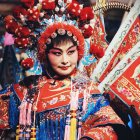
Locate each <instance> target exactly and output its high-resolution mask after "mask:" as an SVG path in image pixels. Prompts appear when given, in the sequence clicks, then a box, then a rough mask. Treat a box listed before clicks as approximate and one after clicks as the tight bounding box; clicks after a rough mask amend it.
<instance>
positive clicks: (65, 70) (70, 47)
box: [48, 41, 78, 76]
mask: <svg viewBox="0 0 140 140" xmlns="http://www.w3.org/2000/svg"><path fill="white" fill-rule="evenodd" d="M48 59H49V62H50V65H51V66H52V68H53V70H54V71H55V72H56V74H58V75H61V76H67V75H69V74H70V73H71V72H72V71H73V70H74V69H75V67H76V65H77V62H78V50H77V46H74V44H73V42H71V41H67V42H62V43H60V44H58V45H54V46H53V48H52V49H50V50H49V53H48Z"/></svg>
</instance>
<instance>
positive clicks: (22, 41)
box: [14, 38, 29, 49]
mask: <svg viewBox="0 0 140 140" xmlns="http://www.w3.org/2000/svg"><path fill="white" fill-rule="evenodd" d="M14 43H15V46H16V47H17V48H20V49H23V48H25V49H26V48H27V46H28V45H29V39H28V38H15V42H14Z"/></svg>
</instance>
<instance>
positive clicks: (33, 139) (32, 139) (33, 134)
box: [30, 127, 36, 140]
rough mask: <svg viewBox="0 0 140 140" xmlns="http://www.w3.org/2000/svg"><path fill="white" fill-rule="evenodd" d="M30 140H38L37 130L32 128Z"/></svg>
mask: <svg viewBox="0 0 140 140" xmlns="http://www.w3.org/2000/svg"><path fill="white" fill-rule="evenodd" d="M30 140H36V128H35V127H32V128H31V137H30Z"/></svg>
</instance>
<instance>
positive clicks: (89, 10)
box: [79, 7, 94, 21]
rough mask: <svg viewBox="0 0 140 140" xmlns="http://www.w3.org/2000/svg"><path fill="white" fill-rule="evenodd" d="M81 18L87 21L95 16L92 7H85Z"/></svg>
mask: <svg viewBox="0 0 140 140" xmlns="http://www.w3.org/2000/svg"><path fill="white" fill-rule="evenodd" d="M79 16H80V20H82V21H86V20H91V19H93V18H94V14H93V10H92V8H91V7H85V8H83V9H82V10H81V12H80V15H79Z"/></svg>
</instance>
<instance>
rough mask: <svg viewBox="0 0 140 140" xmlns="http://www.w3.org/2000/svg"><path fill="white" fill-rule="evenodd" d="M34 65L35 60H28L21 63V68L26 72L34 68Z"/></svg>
mask: <svg viewBox="0 0 140 140" xmlns="http://www.w3.org/2000/svg"><path fill="white" fill-rule="evenodd" d="M33 65H34V60H33V59H32V58H26V59H24V60H22V62H21V66H22V67H23V68H24V69H26V70H27V69H30V68H32V67H33Z"/></svg>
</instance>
